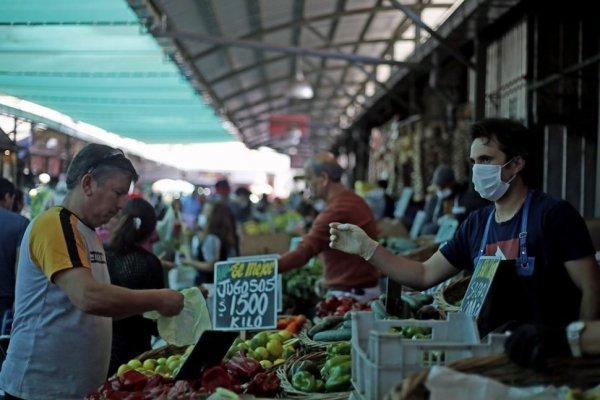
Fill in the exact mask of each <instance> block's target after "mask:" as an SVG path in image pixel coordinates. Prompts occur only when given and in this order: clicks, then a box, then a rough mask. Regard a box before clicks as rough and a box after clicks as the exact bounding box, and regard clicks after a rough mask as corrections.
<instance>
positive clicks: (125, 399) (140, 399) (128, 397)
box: [106, 391, 144, 400]
mask: <svg viewBox="0 0 600 400" xmlns="http://www.w3.org/2000/svg"><path fill="white" fill-rule="evenodd" d="M106 400H144V394H143V393H142V392H125V391H119V392H112V393H111V394H110V396H108V397H106Z"/></svg>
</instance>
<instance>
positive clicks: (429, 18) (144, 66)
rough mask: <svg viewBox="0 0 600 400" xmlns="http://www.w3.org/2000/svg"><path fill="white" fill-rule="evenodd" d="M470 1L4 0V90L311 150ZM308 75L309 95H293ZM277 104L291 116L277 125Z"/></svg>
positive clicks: (115, 124)
mask: <svg viewBox="0 0 600 400" xmlns="http://www.w3.org/2000/svg"><path fill="white" fill-rule="evenodd" d="M460 3H462V0H178V1H168V0H85V1H80V0H55V1H53V2H52V3H51V6H50V5H49V3H48V2H46V1H44V0H27V1H25V0H20V1H15V0H0V7H1V8H0V9H2V13H0V55H1V58H0V94H9V95H12V96H16V97H19V98H23V99H26V100H30V101H32V102H35V103H38V104H41V105H44V106H47V107H50V108H52V109H55V110H58V111H60V112H62V113H64V114H67V115H69V116H71V117H72V118H73V119H76V120H81V121H84V122H87V123H90V124H93V125H96V126H99V127H101V128H103V129H105V130H108V131H110V132H113V133H116V134H119V135H122V136H124V137H129V138H133V139H136V140H138V141H141V142H145V143H202V142H217V141H226V140H241V141H243V142H244V143H245V144H246V145H247V146H248V147H249V148H258V147H261V146H268V147H271V148H273V149H276V150H277V151H280V152H282V153H286V154H297V153H302V152H306V153H312V152H313V151H315V150H320V149H328V148H329V147H330V146H331V144H332V143H333V141H334V140H335V138H336V137H337V136H338V135H340V134H341V133H342V130H343V129H344V128H347V127H348V126H350V124H351V123H352V121H353V119H354V118H356V117H357V116H358V115H359V114H361V113H363V112H364V111H365V109H366V107H367V106H368V104H369V97H370V96H372V95H373V94H374V93H375V92H376V91H379V92H385V91H388V90H389V87H388V86H386V85H387V83H386V82H387V81H388V79H389V77H390V76H393V75H394V74H396V75H397V74H398V72H402V71H408V70H411V69H413V68H419V69H422V68H428V67H427V66H426V65H424V64H423V63H411V62H407V61H406V58H407V56H409V55H410V54H411V53H412V52H413V50H414V49H415V48H417V47H418V46H420V45H421V44H423V43H425V42H426V41H427V39H428V38H429V37H430V36H432V35H435V31H434V29H435V28H436V27H437V26H438V24H439V23H441V22H442V21H443V20H444V19H445V18H446V17H447V16H448V15H450V14H451V12H452V11H453V10H454V9H455V8H456V7H457V5H459V4H460ZM438 40H443V39H438ZM447 48H448V49H449V50H450V51H452V46H447ZM458 57H460V55H458ZM467 62H468V61H467ZM298 79H303V80H304V81H305V82H307V83H309V84H310V85H311V86H312V89H313V92H314V95H313V97H312V98H310V99H297V98H293V97H292V96H291V91H292V85H293V83H294V82H295V81H297V80H298ZM298 115H300V116H301V117H303V118H304V119H300V120H299V121H300V122H298V120H295V119H294V117H295V116H298ZM279 117H282V118H283V120H284V121H286V120H285V118H286V117H291V120H292V121H295V122H293V123H292V124H290V123H289V122H284V123H287V124H289V126H284V127H283V131H282V130H281V127H280V130H279V133H278V134H273V125H272V124H271V123H272V122H273V121H274V120H275V119H277V118H279ZM293 124H305V125H306V126H302V127H301V128H302V129H301V130H300V131H301V135H300V136H298V135H297V133H298V132H297V131H298V129H297V128H298V126H296V127H294V126H293ZM231 132H235V133H237V135H235V134H232V133H231Z"/></svg>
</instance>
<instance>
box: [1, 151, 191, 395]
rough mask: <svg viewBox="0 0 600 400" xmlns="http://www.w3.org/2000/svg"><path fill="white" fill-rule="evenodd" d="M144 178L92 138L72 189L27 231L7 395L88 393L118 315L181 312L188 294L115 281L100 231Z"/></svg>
mask: <svg viewBox="0 0 600 400" xmlns="http://www.w3.org/2000/svg"><path fill="white" fill-rule="evenodd" d="M137 178H138V175H137V173H136V171H135V169H134V167H133V165H132V164H131V161H129V160H128V159H127V158H126V157H125V155H124V154H123V152H122V151H121V150H119V149H114V148H112V147H109V146H105V145H100V144H88V145H86V146H85V147H83V148H82V149H81V150H80V151H79V152H78V153H77V155H76V156H75V157H74V158H73V161H72V162H71V165H70V166H69V169H68V172H67V187H68V193H67V195H66V197H65V199H64V202H63V204H62V206H61V207H53V208H51V209H49V210H47V211H45V212H44V213H42V214H40V215H38V216H37V217H36V218H35V219H34V220H32V221H31V223H30V224H29V227H28V228H27V230H26V231H25V234H24V237H23V246H22V248H21V252H20V255H19V267H18V268H19V269H18V270H19V273H18V274H17V283H16V298H15V317H14V323H13V330H12V335H11V341H10V345H9V348H8V355H7V357H6V360H5V362H4V365H3V366H2V370H1V371H0V388H2V390H4V391H5V392H6V393H7V398H8V399H14V398H22V399H27V400H44V399H62V400H69V399H81V398H83V396H84V395H85V393H87V392H89V391H93V390H95V389H96V388H97V387H98V386H99V385H100V384H101V383H102V382H103V381H104V380H105V379H106V373H107V371H108V365H109V360H110V349H111V337H112V318H111V317H119V318H124V317H128V316H131V315H136V314H141V313H143V312H145V311H150V310H157V311H158V312H159V313H160V314H162V315H165V316H173V315H176V314H178V313H179V312H180V311H181V310H182V308H183V295H182V294H181V293H179V292H176V291H173V290H169V289H158V290H156V289H153V290H131V289H127V288H123V287H119V286H115V285H111V284H110V280H109V275H108V269H107V267H106V256H105V253H104V249H103V247H102V244H101V242H100V240H99V239H98V236H97V235H96V232H95V230H94V228H95V227H98V226H100V225H102V224H104V223H106V222H107V221H108V220H109V219H111V218H112V217H113V216H114V215H115V214H116V213H117V212H119V210H120V209H121V208H122V207H123V205H124V204H125V202H127V193H128V191H129V188H130V187H131V184H132V182H134V181H136V180H137Z"/></svg>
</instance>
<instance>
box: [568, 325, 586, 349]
mask: <svg viewBox="0 0 600 400" xmlns="http://www.w3.org/2000/svg"><path fill="white" fill-rule="evenodd" d="M584 329H585V322H583V321H575V322H571V323H570V324H569V325H568V326H567V341H568V342H569V347H571V354H572V355H573V357H581V332H583V330H584Z"/></svg>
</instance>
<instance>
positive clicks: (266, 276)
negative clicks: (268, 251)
mask: <svg viewBox="0 0 600 400" xmlns="http://www.w3.org/2000/svg"><path fill="white" fill-rule="evenodd" d="M277 281H278V274H277V257H272V256H265V257H262V258H261V257H248V258H247V259H244V258H241V257H240V258H236V259H235V260H234V261H231V260H228V261H223V262H218V263H216V264H215V293H214V294H215V301H214V310H213V323H214V329H217V330H242V329H265V328H275V327H276V325H277V298H276V297H277V292H278V290H277Z"/></svg>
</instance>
